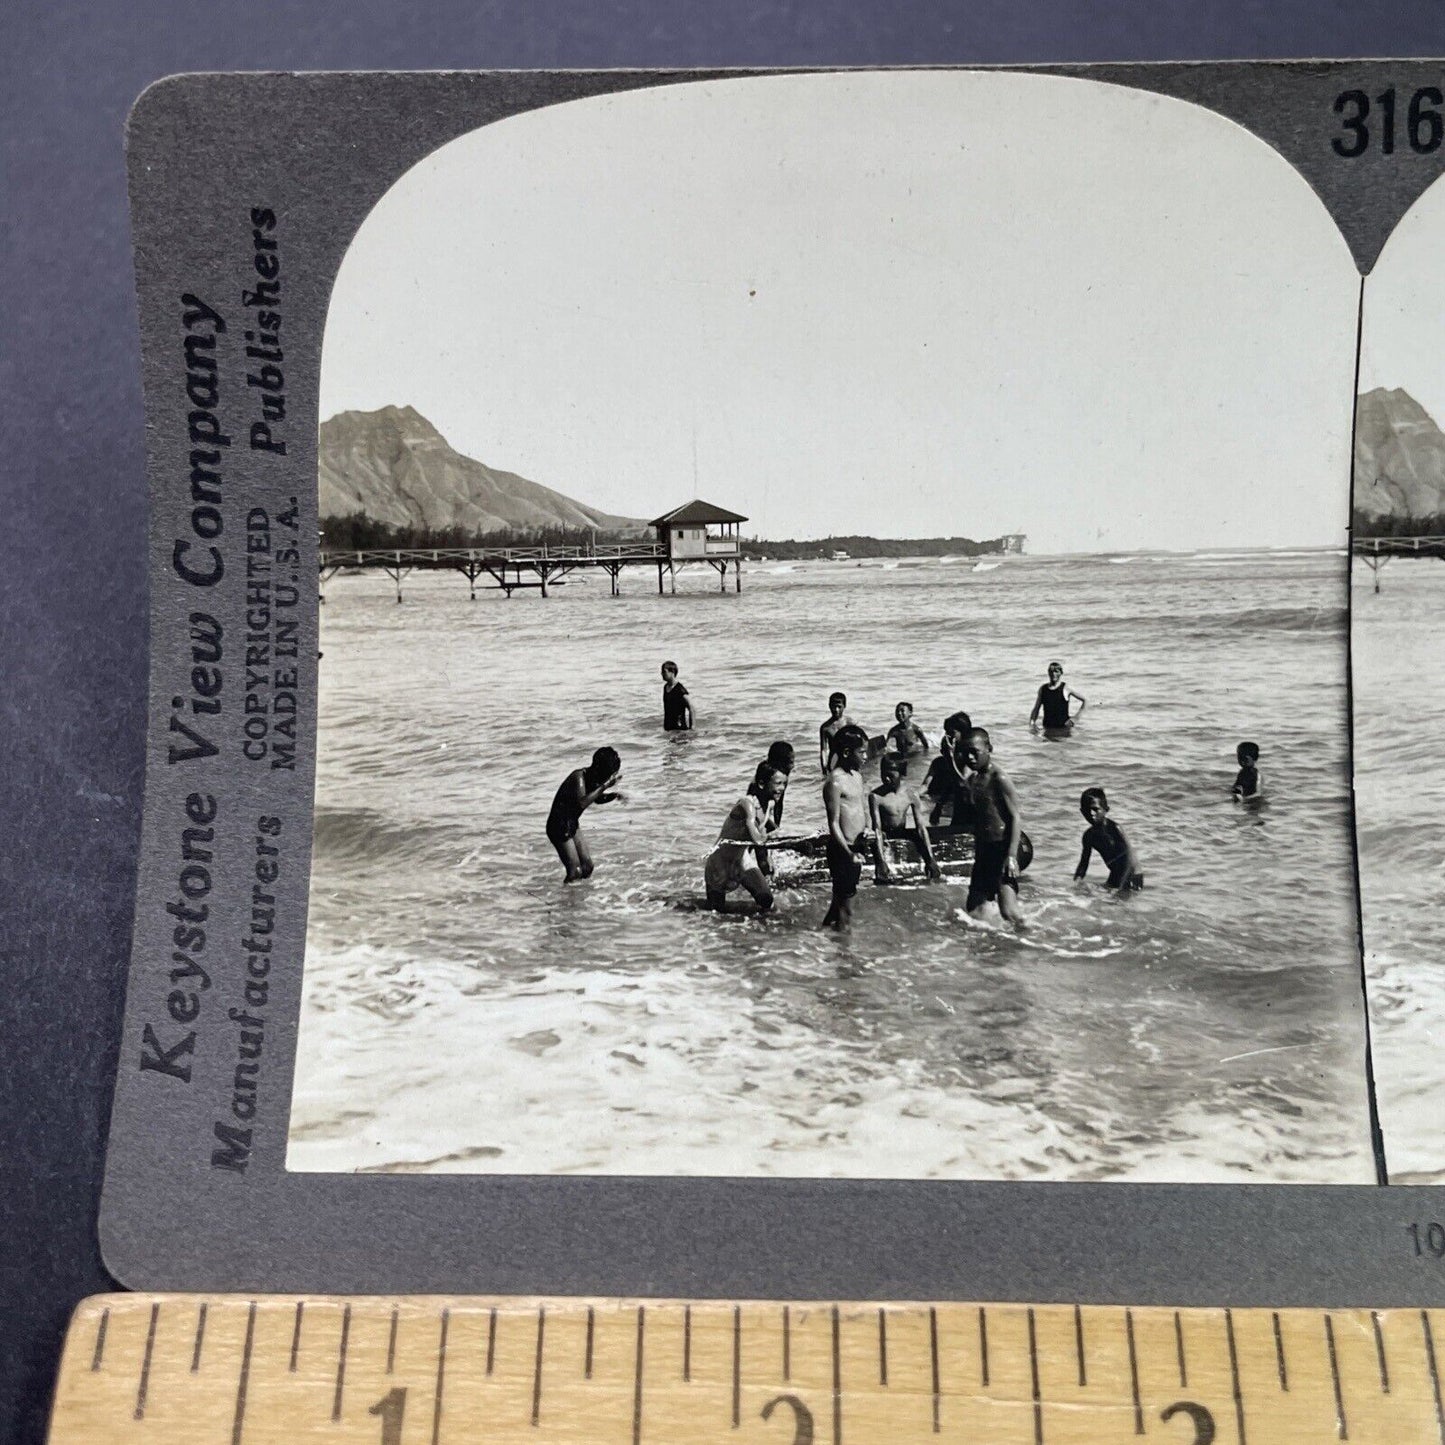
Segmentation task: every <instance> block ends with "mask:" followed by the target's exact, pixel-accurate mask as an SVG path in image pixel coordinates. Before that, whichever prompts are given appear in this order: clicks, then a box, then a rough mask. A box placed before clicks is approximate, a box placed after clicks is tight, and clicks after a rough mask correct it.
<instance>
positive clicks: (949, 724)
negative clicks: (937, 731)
mask: <svg viewBox="0 0 1445 1445" xmlns="http://www.w3.org/2000/svg"><path fill="white" fill-rule="evenodd" d="M972 731H973V721H972V719H971V718H970V717H969V715H968V714H967V713H966V712H956V713H951V714H950V715H949V716H948V717H946V718H944V720H943V741H942V742H941V743H939V745H938V756H937V757H936V758H934V760H933V761H932V762H931V763H930V764H929V765H928V772H927V774H926V775H925V777H924V779H923V791H924V793H925V794H926V795H927V796H928V797H930V798H931V799H932V800H933V809H932V811H931V812H930V813H929V815H928V821H929V823H930V824H932V825H933V826H934V827H937V825H938V824H940V823H942V822H943V821H944V813H945V812H947V814H948V823H949V827H950V829H951V830H952V831H953V832H955V833H961V832H962V831H963V830H964V828H965V827H967V826H968V807H967V805H966V804H963V803H962V802H961V801H960V800H961V794H962V789H963V785H964V783H965V782H966V781H967V778H968V774H967V772H966V771H965V769H964V767H963V764H962V763H961V762H960V761H959V750H960V749H961V748H962V746H963V740H964V739H965V738H966V737H967V736H968V735H969V733H971V732H972Z"/></svg>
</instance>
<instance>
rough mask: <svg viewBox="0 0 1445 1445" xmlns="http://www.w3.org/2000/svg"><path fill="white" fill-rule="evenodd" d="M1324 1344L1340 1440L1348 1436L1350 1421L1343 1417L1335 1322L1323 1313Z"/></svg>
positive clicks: (1336, 1432)
mask: <svg viewBox="0 0 1445 1445" xmlns="http://www.w3.org/2000/svg"><path fill="white" fill-rule="evenodd" d="M1325 1344H1326V1346H1327V1348H1328V1350H1329V1357H1330V1379H1331V1381H1332V1382H1333V1384H1334V1387H1335V1434H1336V1435H1337V1436H1338V1437H1339V1438H1340V1439H1341V1440H1348V1439H1349V1438H1350V1423H1349V1421H1348V1419H1347V1418H1346V1417H1345V1396H1344V1391H1343V1390H1342V1389H1341V1387H1340V1357H1339V1352H1338V1351H1337V1350H1336V1349H1335V1322H1334V1320H1332V1319H1331V1318H1330V1316H1329V1315H1328V1314H1326V1315H1325Z"/></svg>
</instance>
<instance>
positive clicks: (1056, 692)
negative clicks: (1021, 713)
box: [1029, 662, 1088, 733]
mask: <svg viewBox="0 0 1445 1445" xmlns="http://www.w3.org/2000/svg"><path fill="white" fill-rule="evenodd" d="M1070 700H1072V701H1074V702H1076V703H1078V705H1079V710H1078V712H1076V713H1075V714H1074V715H1073V717H1070V716H1069V702H1070ZM1087 706H1088V703H1087V702H1085V700H1084V696H1083V694H1082V693H1077V692H1074V691H1072V690H1071V689H1070V688H1069V687H1068V686H1067V685H1066V684H1065V682H1064V664H1063V663H1062V662H1051V663H1050V664H1049V680H1048V681H1047V682H1046V683H1044V684H1043V686H1042V687H1040V688H1039V695H1038V696H1037V697H1036V698H1035V699H1034V710H1033V711H1032V712H1031V713H1030V714H1029V725H1030V726H1031V727H1032V726H1033V725H1034V724H1035V723H1036V722H1037V721H1038V718H1039V713H1040V712H1042V713H1043V715H1044V731H1045V732H1050V733H1054V732H1067V731H1068V730H1069V729H1070V728H1071V727H1073V725H1074V724H1075V722H1077V721H1078V719H1079V718H1081V717H1083V715H1084V709H1085V708H1086V707H1087Z"/></svg>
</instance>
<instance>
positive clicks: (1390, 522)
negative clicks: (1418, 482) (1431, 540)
mask: <svg viewBox="0 0 1445 1445" xmlns="http://www.w3.org/2000/svg"><path fill="white" fill-rule="evenodd" d="M1351 520H1352V521H1353V524H1354V529H1355V536H1356V537H1445V512H1430V513H1428V514H1427V515H1425V516H1422V517H1397V516H1389V517H1367V516H1366V515H1365V514H1364V513H1363V512H1356V513H1355V514H1354V517H1353V518H1352V519H1351Z"/></svg>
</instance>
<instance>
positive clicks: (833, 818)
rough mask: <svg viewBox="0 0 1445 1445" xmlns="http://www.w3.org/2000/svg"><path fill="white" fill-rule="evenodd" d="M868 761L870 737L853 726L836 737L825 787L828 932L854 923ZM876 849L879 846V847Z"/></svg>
mask: <svg viewBox="0 0 1445 1445" xmlns="http://www.w3.org/2000/svg"><path fill="white" fill-rule="evenodd" d="M867 757H868V734H867V733H865V732H864V731H863V729H862V728H860V727H857V726H855V725H854V724H852V723H849V724H847V725H846V726H845V727H841V728H839V729H838V731H837V732H836V733H835V734H834V736H833V753H832V759H831V764H832V766H831V768H830V769H829V771H828V776H827V778H826V779H825V781H824V783H823V807H824V808H825V809H826V810H827V813H828V837H827V845H826V846H827V854H828V877H829V878H830V879H831V880H832V884H833V898H832V902H831V903H830V904H829V905H828V911H827V913H826V914H824V916H823V927H824V928H846V927H847V926H848V925H849V924H850V923H851V922H852V921H853V898H854V895H855V894H856V893H857V892H858V880H859V878H861V877H862V876H863V863H862V860H861V859H860V858H859V856H858V854H859V853H860V852H861V851H862V850H863V848H864V846H865V844H866V842H867V833H866V831H865V829H866V827H867V822H868V808H867V804H866V802H865V801H864V793H863V778H862V768H863V763H864V761H865V760H866V759H867ZM875 847H876V844H875Z"/></svg>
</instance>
